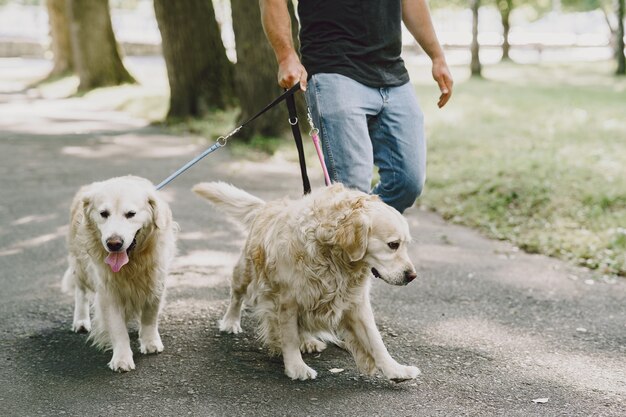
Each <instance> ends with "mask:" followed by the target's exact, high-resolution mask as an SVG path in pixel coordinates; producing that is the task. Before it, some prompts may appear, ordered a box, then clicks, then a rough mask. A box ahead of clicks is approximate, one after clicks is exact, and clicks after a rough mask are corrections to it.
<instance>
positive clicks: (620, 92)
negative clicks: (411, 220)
mask: <svg viewBox="0 0 626 417" xmlns="http://www.w3.org/2000/svg"><path fill="white" fill-rule="evenodd" d="M484 73H485V76H486V78H487V79H488V80H470V81H468V82H465V83H462V84H460V85H457V86H456V91H455V96H454V97H453V100H452V101H451V103H450V104H448V107H446V109H445V110H444V111H437V110H436V109H435V108H434V106H431V108H428V107H427V108H426V109H425V113H426V114H427V126H428V128H429V166H428V181H427V184H426V190H425V193H424V195H423V197H422V198H421V199H420V202H421V203H422V204H424V205H426V206H428V207H431V208H433V209H435V210H436V211H438V212H440V213H441V214H442V215H443V216H444V217H445V218H447V219H449V220H452V221H455V222H458V223H462V224H466V225H470V226H474V227H477V228H479V229H481V230H483V231H484V232H486V233H487V234H488V235H490V236H492V237H496V238H499V239H507V240H510V241H512V242H514V243H515V244H517V245H518V246H519V247H521V248H522V249H524V250H527V251H529V252H539V253H544V254H548V255H551V256H557V257H561V258H566V259H571V260H573V261H574V262H576V263H578V264H581V265H585V266H588V267H591V268H594V269H598V270H600V271H601V272H603V273H612V274H619V275H626V250H625V249H626V141H625V140H624V139H625V138H626V125H625V124H624V123H623V115H624V114H626V80H616V79H615V78H613V77H612V76H611V74H610V66H609V64H606V63H605V64H602V65H600V64H588V65H583V64H579V65H578V66H573V65H561V66H540V67H534V66H517V65H514V64H507V65H504V64H502V65H498V66H497V67H486V68H485V71H484ZM593 74H600V75H593ZM418 90H419V91H418V94H419V95H420V96H435V95H436V92H435V91H433V90H432V89H431V88H426V87H419V88H418Z"/></svg>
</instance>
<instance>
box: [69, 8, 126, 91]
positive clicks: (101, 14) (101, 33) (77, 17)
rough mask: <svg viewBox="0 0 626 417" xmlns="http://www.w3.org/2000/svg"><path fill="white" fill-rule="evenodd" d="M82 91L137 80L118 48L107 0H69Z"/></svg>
mask: <svg viewBox="0 0 626 417" xmlns="http://www.w3.org/2000/svg"><path fill="white" fill-rule="evenodd" d="M68 1H69V4H68V8H69V15H70V20H71V30H70V33H71V42H72V49H73V58H74V63H75V65H76V70H77V72H78V76H79V78H80V85H79V87H78V89H79V91H84V90H90V89H93V88H97V87H105V86H112V85H120V84H124V83H132V82H135V80H134V79H133V77H132V76H131V75H130V74H129V73H128V71H127V70H126V68H125V67H124V64H123V63H122V58H121V56H120V52H119V50H118V46H117V42H116V41H115V35H114V34H113V27H112V25H111V15H110V12H109V2H108V0H89V1H85V0H68Z"/></svg>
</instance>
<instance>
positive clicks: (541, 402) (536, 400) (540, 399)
mask: <svg viewBox="0 0 626 417" xmlns="http://www.w3.org/2000/svg"><path fill="white" fill-rule="evenodd" d="M549 399H550V398H536V399H534V400H533V402H534V403H535V404H545V403H547V402H548V400H549Z"/></svg>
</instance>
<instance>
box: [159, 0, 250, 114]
mask: <svg viewBox="0 0 626 417" xmlns="http://www.w3.org/2000/svg"><path fill="white" fill-rule="evenodd" d="M254 4H255V5H256V3H254ZM154 10H155V15H156V18H157V22H158V25H159V30H160V31H161V38H162V47H163V57H164V58H165V64H166V67H167V75H168V79H169V84H170V109H169V112H168V115H167V118H168V119H170V120H172V119H179V118H185V117H199V116H202V115H204V114H205V113H207V112H208V111H210V110H213V109H225V108H228V107H229V106H230V105H232V104H233V102H234V87H233V64H232V63H231V62H230V61H229V60H228V58H227V56H226V49H225V48H224V44H223V43H222V38H221V34H220V29H219V26H218V24H217V21H216V20H215V11H214V9H213V3H212V2H211V0H184V1H180V0H178V1H173V0H154Z"/></svg>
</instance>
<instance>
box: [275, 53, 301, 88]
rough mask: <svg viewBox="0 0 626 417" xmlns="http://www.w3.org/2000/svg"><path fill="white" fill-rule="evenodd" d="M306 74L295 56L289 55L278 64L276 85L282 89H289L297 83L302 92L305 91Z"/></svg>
mask: <svg viewBox="0 0 626 417" xmlns="http://www.w3.org/2000/svg"><path fill="white" fill-rule="evenodd" d="M307 75H308V74H307V72H306V70H305V69H304V66H303V65H302V63H300V59H298V56H297V55H295V54H292V55H289V56H288V57H287V58H285V59H283V60H282V61H280V62H279V63H278V84H279V85H280V86H281V87H282V88H291V87H293V86H294V85H295V84H296V83H297V82H298V81H299V82H300V88H301V89H302V91H306V79H307Z"/></svg>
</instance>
